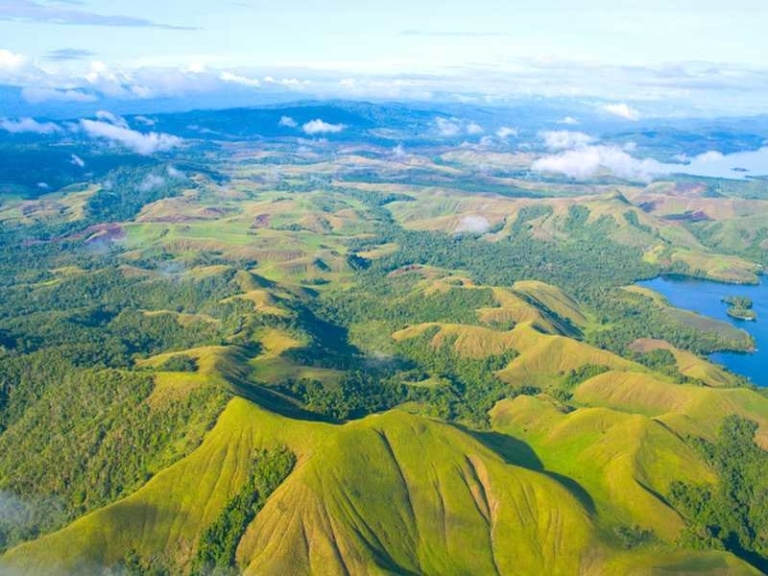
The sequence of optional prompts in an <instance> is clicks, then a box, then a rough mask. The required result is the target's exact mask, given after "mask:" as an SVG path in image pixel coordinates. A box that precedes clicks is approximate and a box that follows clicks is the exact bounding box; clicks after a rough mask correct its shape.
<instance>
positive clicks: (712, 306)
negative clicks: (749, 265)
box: [635, 274, 768, 387]
mask: <svg viewBox="0 0 768 576" xmlns="http://www.w3.org/2000/svg"><path fill="white" fill-rule="evenodd" d="M760 280H761V281H760V283H759V284H757V285H749V284H734V283H726V282H718V281H714V280H709V279H704V278H697V277H691V276H684V275H680V274H666V275H664V274H662V275H659V276H657V277H656V278H654V279H652V280H642V281H639V282H637V283H636V284H635V285H636V286H641V287H643V288H648V289H650V290H653V291H654V292H656V293H657V294H660V295H661V296H662V297H663V298H664V299H665V301H666V302H667V303H668V304H669V305H670V306H673V307H675V308H678V309H680V310H686V311H689V312H694V313H696V314H699V315H700V316H703V317H705V318H709V319H712V320H717V321H720V322H724V323H726V324H728V325H730V326H731V327H733V328H735V329H737V330H741V331H743V332H745V333H747V334H749V335H750V336H751V339H752V348H750V349H741V350H718V351H715V352H713V353H712V354H709V355H708V358H709V359H710V361H712V362H714V363H717V364H721V365H724V366H725V367H726V368H727V369H728V370H729V371H731V372H733V373H734V374H738V375H741V376H744V377H746V378H749V379H750V380H751V381H752V382H753V383H754V384H756V385H757V386H760V387H768V371H766V370H765V366H766V365H768V353H767V351H768V347H767V345H768V323H766V322H760V321H753V320H746V319H739V318H735V317H733V316H732V315H731V314H729V313H728V310H729V309H728V307H727V306H725V305H724V304H723V299H725V298H738V297H745V298H749V299H750V300H751V301H752V302H753V303H754V312H755V314H756V316H757V317H758V318H760V317H763V318H764V317H766V316H765V314H768V277H766V275H765V274H761V275H760Z"/></svg>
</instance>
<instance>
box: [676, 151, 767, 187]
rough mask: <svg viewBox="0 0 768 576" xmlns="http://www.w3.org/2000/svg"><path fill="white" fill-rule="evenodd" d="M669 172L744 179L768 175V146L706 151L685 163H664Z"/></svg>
mask: <svg viewBox="0 0 768 576" xmlns="http://www.w3.org/2000/svg"><path fill="white" fill-rule="evenodd" d="M664 166H665V167H666V168H667V169H668V170H669V172H670V173H673V174H690V175H692V176H706V177H708V178H729V179H731V180H745V179H746V178H748V177H750V176H766V175H768V147H766V148H760V149H759V150H751V151H749V152H736V153H734V154H720V153H719V152H707V153H705V154H701V155H700V156H696V157H695V158H691V159H690V160H689V161H688V162H687V163H685V164H665V165H664Z"/></svg>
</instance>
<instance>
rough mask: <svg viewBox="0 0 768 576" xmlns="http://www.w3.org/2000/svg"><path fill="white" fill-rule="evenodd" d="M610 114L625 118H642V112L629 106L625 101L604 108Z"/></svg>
mask: <svg viewBox="0 0 768 576" xmlns="http://www.w3.org/2000/svg"><path fill="white" fill-rule="evenodd" d="M603 110H605V111H606V112H608V113H609V114H613V115H614V116H618V117H619V118H624V119H625V120H640V112H638V111H637V110H635V109H634V108H632V107H631V106H628V105H627V104H625V103H624V102H622V103H621V104H608V105H607V106H605V107H604V108H603Z"/></svg>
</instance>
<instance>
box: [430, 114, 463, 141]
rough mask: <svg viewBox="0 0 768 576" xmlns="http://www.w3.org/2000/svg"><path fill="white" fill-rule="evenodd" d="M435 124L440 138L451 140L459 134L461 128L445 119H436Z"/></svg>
mask: <svg viewBox="0 0 768 576" xmlns="http://www.w3.org/2000/svg"><path fill="white" fill-rule="evenodd" d="M435 122H436V123H437V131H438V132H439V133H440V136H443V137H445V138H452V137H454V136H458V135H459V134H461V126H460V125H459V124H458V123H456V122H452V121H450V120H447V119H445V118H437V119H436V120H435Z"/></svg>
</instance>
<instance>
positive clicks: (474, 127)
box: [467, 122, 485, 136]
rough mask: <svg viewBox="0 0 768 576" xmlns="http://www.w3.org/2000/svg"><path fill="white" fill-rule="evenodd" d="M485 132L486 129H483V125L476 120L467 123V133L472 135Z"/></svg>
mask: <svg viewBox="0 0 768 576" xmlns="http://www.w3.org/2000/svg"><path fill="white" fill-rule="evenodd" d="M484 132H485V130H484V129H483V127H482V126H480V124H478V123H476V122H470V123H469V124H467V134H469V135H470V136H476V135H478V134H482V133H484Z"/></svg>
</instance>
